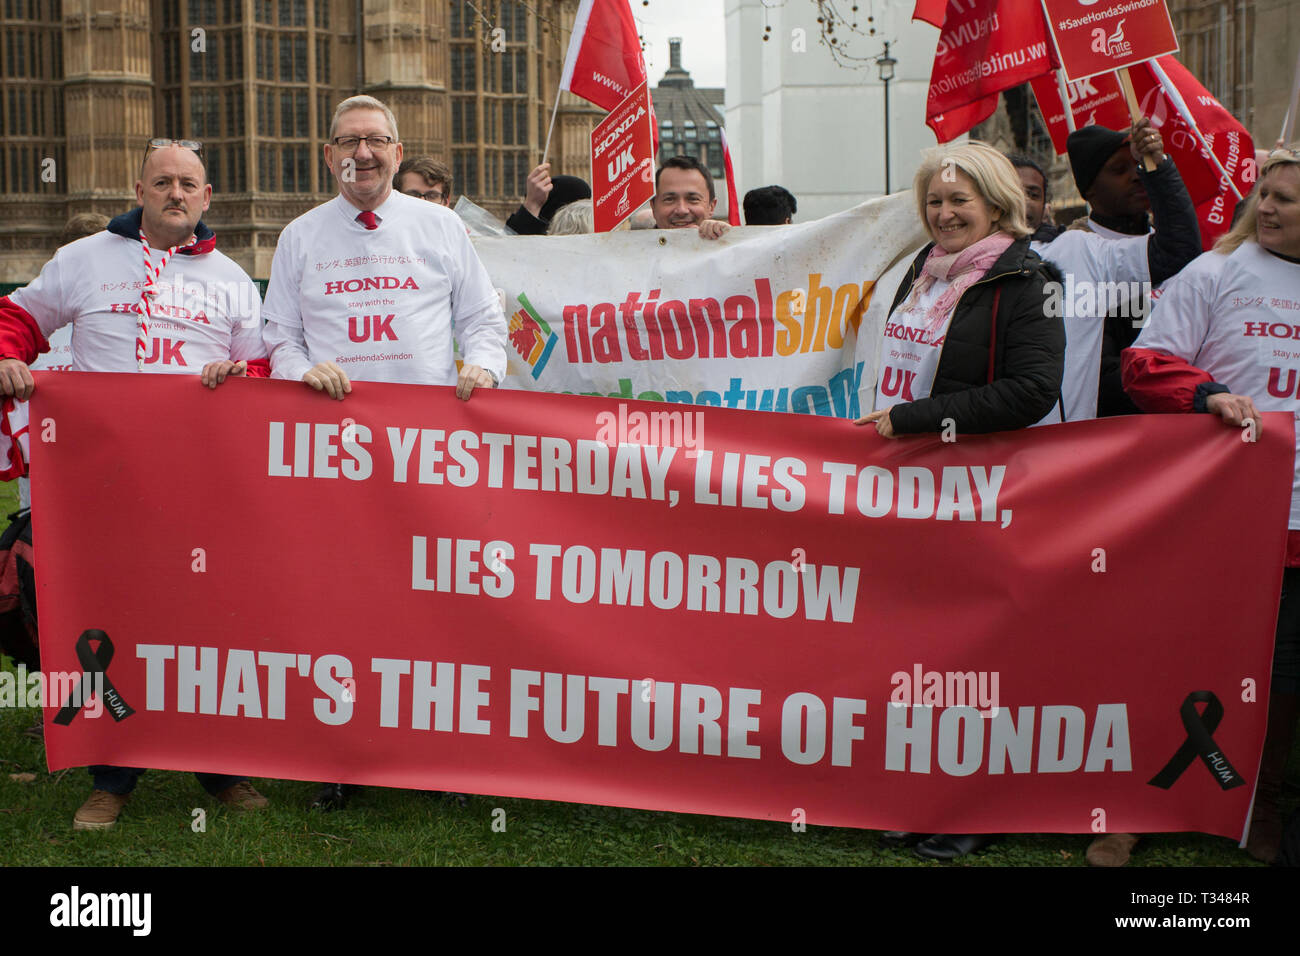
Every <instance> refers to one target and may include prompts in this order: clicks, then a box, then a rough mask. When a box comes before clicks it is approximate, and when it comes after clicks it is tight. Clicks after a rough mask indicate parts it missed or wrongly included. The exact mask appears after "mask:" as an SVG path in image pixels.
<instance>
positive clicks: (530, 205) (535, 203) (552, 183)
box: [506, 163, 591, 236]
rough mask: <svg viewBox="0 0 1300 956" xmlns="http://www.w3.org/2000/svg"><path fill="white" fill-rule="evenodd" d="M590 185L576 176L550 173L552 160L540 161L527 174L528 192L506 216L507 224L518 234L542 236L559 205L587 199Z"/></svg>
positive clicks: (589, 195) (589, 193)
mask: <svg viewBox="0 0 1300 956" xmlns="http://www.w3.org/2000/svg"><path fill="white" fill-rule="evenodd" d="M590 198H591V187H590V186H588V185H587V182H586V180H582V179H579V178H578V177H577V176H554V177H552V176H551V164H550V163H542V164H541V165H540V166H538V167H537V168H536V169H534V170H533V171H532V172H531V173H529V174H528V192H527V193H526V194H525V195H524V201H523V204H522V205H520V207H519V208H518V209H516V210H515V211H514V213H512V214H511V216H510V218H509V219H507V220H506V226H507V227H509V228H511V229H513V230H514V231H515V232H516V233H518V234H519V235H521V236H544V235H546V230H547V227H549V226H550V224H551V217H552V216H553V215H555V212H556V210H558V209H559V208H560V207H561V206H567V205H568V204H569V203H571V202H577V201H578V200H579V199H590Z"/></svg>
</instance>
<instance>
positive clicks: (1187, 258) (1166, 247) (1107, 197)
mask: <svg viewBox="0 0 1300 956" xmlns="http://www.w3.org/2000/svg"><path fill="white" fill-rule="evenodd" d="M1143 143H1154V144H1155V150H1154V152H1153V151H1152V150H1151V149H1146V150H1145V152H1146V153H1147V154H1149V155H1151V156H1152V158H1153V159H1154V160H1155V162H1156V168H1155V170H1153V171H1152V172H1147V170H1146V169H1145V168H1144V167H1143V165H1142V163H1141V161H1140V159H1139V156H1140V155H1142V153H1141V152H1140V145H1141V144H1143ZM1065 148H1066V151H1067V152H1068V153H1069V154H1070V169H1071V171H1072V172H1073V173H1074V182H1075V185H1076V186H1078V188H1079V195H1081V196H1082V197H1083V198H1084V199H1086V200H1087V201H1088V205H1089V207H1090V213H1089V216H1088V226H1089V228H1090V229H1091V230H1092V232H1094V233H1097V234H1099V235H1101V236H1103V237H1105V238H1110V239H1124V238H1126V237H1129V236H1142V237H1146V236H1148V235H1149V236H1150V238H1149V240H1148V241H1147V243H1146V249H1145V251H1146V263H1147V271H1148V272H1149V276H1148V277H1144V278H1148V279H1149V281H1150V283H1151V288H1153V289H1154V288H1157V287H1159V286H1160V284H1161V283H1163V282H1164V281H1165V280H1166V279H1169V278H1170V277H1172V276H1174V275H1177V274H1178V273H1179V272H1180V271H1181V270H1182V269H1183V267H1184V266H1186V265H1187V264H1188V263H1190V262H1191V261H1192V260H1193V259H1195V258H1196V257H1197V256H1199V255H1200V254H1201V228H1200V223H1199V221H1198V220H1197V218H1196V207H1195V206H1194V205H1193V204H1192V198H1191V196H1189V195H1188V193H1187V187H1186V186H1184V185H1183V180H1182V177H1181V176H1179V175H1178V168H1177V167H1176V166H1175V165H1174V162H1173V160H1172V159H1169V158H1168V157H1166V156H1165V155H1164V151H1163V149H1162V148H1161V144H1160V134H1159V133H1158V132H1156V130H1155V128H1154V127H1153V126H1151V124H1150V121H1149V120H1147V119H1146V118H1145V117H1144V118H1143V119H1142V120H1140V121H1139V122H1138V124H1137V125H1136V126H1134V127H1133V129H1132V131H1131V132H1129V133H1121V132H1117V131H1115V130H1111V129H1106V128H1105V127H1104V126H1085V127H1084V128H1083V129H1079V130H1075V131H1074V132H1073V133H1071V134H1070V136H1069V138H1068V139H1067V140H1066V144H1065ZM1148 213H1151V214H1154V217H1155V230H1154V232H1153V231H1152V227H1151V216H1150V215H1148ZM1105 278H1111V279H1120V278H1122V277H1121V276H1106V277H1105ZM1148 308H1149V303H1145V302H1144V303H1142V310H1141V312H1140V314H1141V315H1145V314H1146V311H1147V309H1148ZM1129 312H1130V314H1129V315H1127V316H1126V315H1106V316H1102V317H1101V318H1103V319H1104V322H1105V324H1104V327H1103V330H1102V345H1101V369H1100V373H1099V378H1098V384H1097V415H1098V417H1103V418H1104V417H1107V416H1110V415H1136V414H1138V408H1137V406H1136V405H1134V404H1133V402H1132V401H1131V400H1130V399H1129V397H1128V396H1127V395H1125V394H1124V387H1123V385H1122V384H1121V382H1120V367H1119V353H1120V352H1122V351H1123V350H1124V349H1126V348H1128V346H1130V345H1132V344H1133V341H1134V340H1135V339H1136V338H1137V335H1138V331H1139V327H1138V325H1140V323H1139V324H1138V325H1135V324H1134V322H1133V319H1132V313H1133V312H1134V310H1133V309H1130V310H1129Z"/></svg>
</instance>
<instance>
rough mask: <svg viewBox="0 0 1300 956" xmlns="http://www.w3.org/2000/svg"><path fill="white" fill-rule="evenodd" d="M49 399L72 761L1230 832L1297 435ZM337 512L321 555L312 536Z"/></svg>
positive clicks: (749, 808) (60, 718)
mask: <svg viewBox="0 0 1300 956" xmlns="http://www.w3.org/2000/svg"><path fill="white" fill-rule="evenodd" d="M519 241H523V240H519ZM598 241H609V240H608V239H601V240H598ZM582 267H586V268H589V266H587V265H586V260H583V266H582ZM575 281H579V282H580V281H581V280H580V279H578V278H576V277H575ZM678 304H679V305H680V304H681V303H678ZM669 306H671V303H666V304H664V305H661V306H660V307H659V308H660V310H661V311H662V310H663V309H664V308H668V307H669ZM637 311H639V309H638V310H637ZM612 312H613V310H612V308H611V314H612ZM683 314H684V308H683ZM611 321H612V320H611ZM620 321H621V320H620ZM628 321H629V322H630V321H631V319H630V318H629V319H628ZM36 379H37V383H38V387H37V389H36V392H35V395H34V397H33V408H32V418H33V420H34V421H43V420H45V419H46V418H50V419H53V420H57V421H58V423H59V433H58V441H57V442H34V443H33V454H34V458H35V461H34V465H33V469H34V473H35V474H37V475H38V476H39V480H38V481H37V482H35V483H34V485H33V492H34V497H35V513H34V514H35V517H34V527H36V528H37V532H36V534H37V535H38V536H39V537H40V541H41V549H42V556H41V565H40V572H39V577H38V579H37V589H38V598H39V602H40V621H41V635H40V636H41V661H42V664H43V666H44V667H45V668H46V670H47V671H57V672H61V673H72V674H83V675H88V676H89V677H91V678H92V679H93V680H92V681H91V686H93V684H95V683H99V684H100V685H101V686H102V688H103V689H102V691H101V692H100V697H101V698H102V704H103V706H102V708H101V707H100V706H98V704H96V705H95V706H93V707H90V708H87V707H85V706H84V704H85V699H84V696H82V697H81V698H80V699H78V698H77V697H75V696H73V695H72V694H70V693H69V692H67V691H65V692H63V694H61V695H60V697H59V699H58V700H56V701H54V706H53V707H50V708H49V709H47V710H46V724H45V745H46V754H47V759H48V761H49V766H50V769H51V770H55V769H59V768H62V767H69V766H84V765H87V764H113V765H117V766H128V767H155V768H159V769H165V770H195V771H207V772H214V773H240V774H248V775H250V776H257V777H273V778H289V779H299V780H332V781H341V782H344V783H372V784H378V785H381V786H394V787H409V788H422V789H434V790H451V791H457V792H463V793H481V794H500V795H504V796H512V797H526V798H533V799H544V800H566V801H571V802H582V803H599V804H609V805H614V806H629V807H641V808H645V809H654V810H676V811H685V812H691V813H709V814H721V815H727V816H743V817H754V818H757V819H766V820H777V821H783V822H785V823H787V824H788V823H790V822H791V813H792V810H793V809H794V808H796V807H801V808H805V810H806V814H807V816H806V822H807V823H809V824H821V825H828V826H852V827H869V828H873V829H905V830H914V831H922V832H928V833H975V832H985V833H987V832H994V833H996V832H1006V831H1016V832H1031V833H1033V832H1038V833H1043V832H1056V833H1070V832H1073V833H1085V832H1090V831H1091V829H1092V828H1093V827H1094V826H1095V825H1096V823H1097V818H1096V816H1095V812H1096V811H1095V808H1097V807H1104V808H1105V812H1106V821H1105V823H1106V827H1107V829H1108V830H1111V831H1119V832H1148V831H1169V830H1176V831H1182V830H1195V831H1200V832H1204V833H1212V834H1219V835H1223V836H1231V837H1240V836H1241V833H1242V830H1243V827H1244V823H1245V819H1246V815H1247V812H1248V810H1249V808H1250V803H1251V796H1252V790H1253V783H1254V781H1255V777H1256V773H1257V768H1258V765H1259V754H1260V750H1261V746H1262V743H1263V737H1264V725H1265V714H1266V713H1267V709H1268V701H1267V696H1268V690H1269V684H1268V681H1269V673H1270V664H1271V658H1272V648H1273V635H1274V629H1275V626H1276V618H1277V608H1278V593H1279V590H1280V585H1281V581H1282V561H1283V555H1284V550H1285V541H1286V524H1287V511H1288V508H1289V503H1290V500H1291V483H1292V477H1293V474H1294V455H1295V451H1294V431H1293V429H1292V427H1291V422H1292V416H1291V415H1290V414H1289V413H1288V414H1286V415H1282V414H1280V413H1276V412H1267V413H1265V424H1264V427H1263V429H1262V430H1261V431H1260V433H1259V435H1258V438H1259V440H1258V442H1255V443H1249V442H1243V441H1241V438H1240V436H1239V435H1238V434H1237V432H1238V429H1232V428H1226V427H1224V426H1223V425H1222V423H1220V422H1218V421H1217V420H1215V419H1214V418H1213V417H1212V416H1208V415H1135V416H1131V417H1127V418H1121V419H1111V420H1106V421H1093V422H1078V423H1072V424H1065V425H1054V426H1051V427H1048V428H1040V429H1029V430H1024V431H1019V432H1006V433H1002V434H994V435H970V436H967V435H963V436H962V438H961V441H959V442H944V441H941V440H940V436H938V435H930V436H925V435H912V436H905V437H904V438H903V439H901V440H898V441H888V440H885V439H881V438H879V437H878V436H876V435H875V434H874V433H869V434H865V435H864V434H863V433H862V432H861V431H855V430H854V429H853V426H852V425H851V424H850V423H849V422H848V421H846V420H844V419H838V420H837V419H833V418H826V417H818V416H802V415H801V416H794V415H781V414H772V413H763V412H756V411H754V412H748V411H743V410H739V409H733V408H716V407H710V408H702V407H695V408H692V407H690V406H681V405H670V404H662V403H654V402H640V401H622V402H619V401H616V400H610V399H606V398H589V397H584V396H578V395H559V394H551V395H543V394H538V393H523V392H517V391H511V390H501V391H497V390H492V391H488V392H485V393H483V394H482V395H480V394H477V393H476V394H475V396H474V399H473V401H472V402H469V403H466V402H461V401H458V400H457V399H456V397H455V395H454V393H453V390H452V389H451V388H441V387H439V388H435V387H428V386H411V385H390V384H385V383H377V382H356V383H354V385H353V390H352V392H351V394H350V395H349V396H348V399H347V402H346V403H345V405H344V406H343V409H342V411H340V410H339V406H338V405H337V404H336V403H333V402H330V401H329V400H328V398H326V397H325V396H323V395H320V394H318V393H315V392H312V391H311V390H310V389H305V388H303V387H302V385H301V384H299V383H293V382H277V381H267V380H256V379H255V380H247V379H233V380H230V381H227V382H226V384H225V385H223V386H222V387H221V388H220V389H219V390H217V391H216V392H212V391H209V390H207V389H203V388H200V387H199V386H198V384H197V381H196V379H195V378H194V377H192V376H177V375H91V374H85V373H78V372H59V373H57V374H55V373H37V375H36ZM105 395H111V396H112V400H111V401H105V398H104V397H105ZM343 414H346V415H347V416H348V417H347V418H346V419H342V421H340V416H341V415H343ZM674 416H675V417H674ZM196 421H202V422H204V427H203V429H202V430H201V431H200V430H196V429H195V428H194V422H196ZM1170 474H1176V475H1178V476H1180V477H1179V480H1178V481H1173V482H1171V481H1170V480H1169V475H1170ZM1243 502H1249V507H1243V506H1242V503H1243ZM326 521H328V522H329V527H330V533H331V536H332V540H334V541H336V542H338V543H339V546H338V547H336V548H322V547H321V546H320V541H319V537H318V536H314V535H309V534H303V529H304V528H311V527H319V526H320V525H321V523H322V522H326ZM232 527H235V528H238V529H239V533H232V532H231V528H232ZM1206 541H1231V542H1232V543H1233V546H1234V549H1235V550H1234V555H1233V560H1232V561H1229V562H1225V563H1224V564H1223V566H1222V567H1219V568H1216V570H1215V586H1214V587H1204V586H1200V585H1198V584H1197V583H1196V582H1194V581H1190V580H1189V577H1188V572H1187V560H1186V556H1187V555H1189V554H1195V553H1198V552H1200V551H1203V550H1204V543H1205V542H1206ZM1098 546H1101V547H1104V554H1103V553H1101V550H1100V548H1099V547H1098ZM109 549H115V550H116V552H117V553H120V554H129V555H130V556H131V562H130V568H129V571H127V572H123V573H112V572H107V571H106V569H105V564H104V556H105V554H106V553H108V551H109ZM1099 562H1100V564H1101V566H1100V567H1099V566H1098V565H1099ZM1137 569H1140V573H1137ZM1107 572H1108V573H1107ZM128 577H129V579H130V580H132V581H139V582H146V583H147V586H146V587H127V586H124V582H125V581H126V580H128ZM1225 635H1231V640H1227V639H1225ZM1247 679H1250V680H1252V681H1254V682H1256V683H1257V684H1258V686H1259V694H1258V699H1256V698H1255V697H1254V696H1251V697H1249V698H1248V699H1247V700H1243V699H1242V697H1243V695H1242V690H1241V688H1242V686H1243V681H1245V680H1247ZM84 684H85V681H84V680H83V685H84ZM78 686H82V685H78ZM1202 708H1203V709H1202ZM96 714H98V716H96Z"/></svg>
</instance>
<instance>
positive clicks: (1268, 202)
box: [1123, 148, 1300, 861]
mask: <svg viewBox="0 0 1300 956" xmlns="http://www.w3.org/2000/svg"><path fill="white" fill-rule="evenodd" d="M1297 326H1300V151H1297V150H1296V149H1294V148H1292V149H1279V150H1274V151H1273V152H1272V153H1270V154H1269V157H1268V160H1267V162H1265V163H1264V164H1263V166H1262V167H1261V169H1260V178H1259V184H1258V186H1257V187H1256V190H1255V192H1254V193H1252V194H1251V196H1250V197H1249V199H1248V200H1247V206H1246V208H1245V211H1244V212H1243V214H1242V216H1241V217H1240V219H1239V220H1238V221H1237V224H1236V225H1235V226H1234V227H1233V228H1232V230H1231V231H1230V232H1229V233H1228V234H1227V235H1225V236H1223V237H1222V238H1221V239H1220V240H1219V241H1218V242H1217V243H1216V244H1215V246H1214V249H1213V250H1212V251H1211V252H1207V253H1205V254H1204V255H1202V256H1200V257H1199V258H1197V259H1196V260H1195V261H1194V262H1192V264H1191V265H1189V266H1188V267H1187V268H1186V269H1184V270H1183V271H1182V272H1180V273H1179V274H1178V276H1177V277H1176V278H1175V279H1173V280H1172V281H1171V282H1170V284H1169V285H1168V286H1167V287H1166V289H1165V291H1164V292H1163V294H1162V295H1161V296H1160V298H1159V299H1158V300H1157V301H1156V304H1155V308H1154V309H1153V310H1152V312H1151V316H1150V318H1149V319H1148V320H1147V324H1146V326H1145V327H1144V328H1143V329H1142V334H1141V335H1139V336H1138V339H1137V341H1136V342H1134V343H1133V347H1132V348H1130V349H1126V350H1125V351H1124V353H1123V375H1124V389H1125V391H1127V392H1128V394H1129V397H1130V398H1132V399H1133V401H1134V402H1136V403H1137V405H1138V407H1139V408H1141V409H1142V410H1143V411H1144V412H1192V411H1196V412H1211V413H1213V414H1215V415H1218V416H1219V417H1220V418H1222V419H1223V421H1224V422H1225V423H1226V424H1228V425H1231V426H1233V427H1242V426H1246V425H1250V426H1251V427H1254V428H1256V429H1258V428H1260V427H1261V426H1262V424H1263V422H1262V419H1261V417H1260V409H1263V410H1265V411H1280V412H1293V413H1295V412H1300V343H1296V342H1295V341H1294V330H1295V328H1296V327H1297ZM1275 333H1276V334H1275ZM1287 527H1288V529H1289V533H1288V535H1287V553H1286V570H1285V572H1284V573H1283V577H1282V602H1281V606H1280V607H1279V609H1278V625H1277V638H1276V645H1275V648H1274V655H1273V681H1272V692H1271V694H1270V697H1269V710H1268V731H1267V733H1266V735H1265V738H1264V759H1263V761H1262V762H1261V764H1260V770H1259V781H1258V783H1257V785H1256V788H1255V806H1254V810H1253V812H1252V815H1251V828H1250V836H1249V838H1248V839H1247V842H1246V849H1247V851H1249V853H1250V854H1251V855H1252V856H1254V857H1255V858H1256V859H1260V860H1265V861H1272V860H1273V859H1274V858H1275V857H1276V856H1277V853H1278V847H1279V845H1280V843H1281V839H1282V820H1281V813H1280V810H1279V807H1278V801H1279V798H1280V796H1281V791H1282V774H1283V770H1284V768H1285V766H1286V758H1287V755H1288V754H1289V753H1290V751H1291V742H1292V740H1293V739H1294V736H1295V726H1296V715H1297V706H1296V702H1297V693H1298V692H1300V458H1298V459H1297V467H1296V472H1295V479H1294V484H1293V490H1292V494H1291V515H1290V520H1289V521H1288V524H1287Z"/></svg>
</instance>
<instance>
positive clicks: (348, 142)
mask: <svg viewBox="0 0 1300 956" xmlns="http://www.w3.org/2000/svg"><path fill="white" fill-rule="evenodd" d="M362 140H365V142H366V145H367V146H368V147H370V151H371V152H372V153H377V152H379V151H380V150H383V149H387V148H388V147H389V146H392V145H393V143H395V142H396V140H395V139H393V137H391V136H336V137H334V145H335V146H337V147H338V148H339V149H341V150H343V152H345V153H355V152H356V151H357V147H358V146H360V145H361V141H362Z"/></svg>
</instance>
